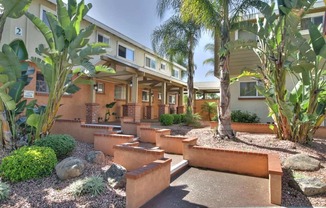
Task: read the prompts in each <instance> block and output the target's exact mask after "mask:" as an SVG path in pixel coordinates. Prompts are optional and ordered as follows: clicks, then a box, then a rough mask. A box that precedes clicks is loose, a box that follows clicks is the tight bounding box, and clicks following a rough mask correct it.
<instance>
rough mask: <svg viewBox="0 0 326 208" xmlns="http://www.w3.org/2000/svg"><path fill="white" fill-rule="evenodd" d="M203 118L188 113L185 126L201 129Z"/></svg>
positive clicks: (196, 114)
mask: <svg viewBox="0 0 326 208" xmlns="http://www.w3.org/2000/svg"><path fill="white" fill-rule="evenodd" d="M200 120H201V116H200V115H199V114H198V113H187V114H186V115H185V122H184V123H185V125H187V126H192V127H196V128H198V127H201V124H200Z"/></svg>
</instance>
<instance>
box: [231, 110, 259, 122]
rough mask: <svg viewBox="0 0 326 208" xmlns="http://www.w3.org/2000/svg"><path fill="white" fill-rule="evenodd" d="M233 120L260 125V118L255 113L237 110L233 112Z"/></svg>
mask: <svg viewBox="0 0 326 208" xmlns="http://www.w3.org/2000/svg"><path fill="white" fill-rule="evenodd" d="M231 120H232V121H233V122H240V123H259V117H258V116H257V115H256V114H255V113H250V112H247V111H245V112H243V111H241V110H235V111H232V112H231Z"/></svg>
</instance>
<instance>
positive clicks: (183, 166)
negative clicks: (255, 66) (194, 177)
mask: <svg viewBox="0 0 326 208" xmlns="http://www.w3.org/2000/svg"><path fill="white" fill-rule="evenodd" d="M187 167H188V160H182V161H181V162H179V163H177V164H175V165H173V166H172V167H171V171H170V175H171V177H172V176H174V175H175V174H176V173H178V172H180V171H182V170H184V169H186V168H187Z"/></svg>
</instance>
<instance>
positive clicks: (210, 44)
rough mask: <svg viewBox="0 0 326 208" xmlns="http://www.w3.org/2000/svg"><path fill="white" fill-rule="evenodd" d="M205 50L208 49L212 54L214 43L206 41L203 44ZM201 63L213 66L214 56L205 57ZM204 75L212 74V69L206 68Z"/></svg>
mask: <svg viewBox="0 0 326 208" xmlns="http://www.w3.org/2000/svg"><path fill="white" fill-rule="evenodd" d="M204 49H205V51H208V52H210V53H212V54H213V55H214V49H215V45H214V43H207V44H206V45H205V48H204ZM203 64H204V65H210V66H213V67H214V65H215V59H214V56H213V57H210V58H207V59H205V60H204V61H203ZM205 76H214V69H210V70H208V72H206V74H205Z"/></svg>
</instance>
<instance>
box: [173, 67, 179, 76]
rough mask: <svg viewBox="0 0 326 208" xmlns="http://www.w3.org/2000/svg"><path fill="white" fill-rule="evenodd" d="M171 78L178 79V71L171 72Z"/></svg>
mask: <svg viewBox="0 0 326 208" xmlns="http://www.w3.org/2000/svg"><path fill="white" fill-rule="evenodd" d="M172 77H175V78H179V70H177V69H173V70H172Z"/></svg>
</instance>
